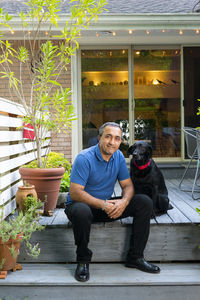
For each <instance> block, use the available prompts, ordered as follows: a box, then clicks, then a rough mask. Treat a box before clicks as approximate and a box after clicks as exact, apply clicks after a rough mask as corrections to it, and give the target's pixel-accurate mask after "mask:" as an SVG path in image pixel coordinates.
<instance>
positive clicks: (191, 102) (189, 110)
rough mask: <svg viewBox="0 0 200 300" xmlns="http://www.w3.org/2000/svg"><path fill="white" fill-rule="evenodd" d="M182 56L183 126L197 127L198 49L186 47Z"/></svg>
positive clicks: (199, 95)
mask: <svg viewBox="0 0 200 300" xmlns="http://www.w3.org/2000/svg"><path fill="white" fill-rule="evenodd" d="M183 54H184V116H185V120H184V125H185V126H188V127H199V121H200V117H199V116H197V107H199V106H200V102H199V101H197V99H199V98H200V84H199V78H200V47H186V48H184V50H183Z"/></svg>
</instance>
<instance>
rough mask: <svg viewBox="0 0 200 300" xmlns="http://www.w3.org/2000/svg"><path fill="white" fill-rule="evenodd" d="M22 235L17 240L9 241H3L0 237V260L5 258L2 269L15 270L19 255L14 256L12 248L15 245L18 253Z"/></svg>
mask: <svg viewBox="0 0 200 300" xmlns="http://www.w3.org/2000/svg"><path fill="white" fill-rule="evenodd" d="M21 241H22V235H20V234H19V235H18V236H17V237H16V239H15V240H13V239H9V240H8V241H7V242H5V243H3V242H2V239H1V238H0V262H2V259H5V261H4V264H3V266H2V269H1V271H9V270H14V269H15V267H16V261H17V255H15V256H12V255H11V252H10V248H11V247H12V246H13V245H14V247H15V252H16V254H18V252H19V247H20V245H21Z"/></svg>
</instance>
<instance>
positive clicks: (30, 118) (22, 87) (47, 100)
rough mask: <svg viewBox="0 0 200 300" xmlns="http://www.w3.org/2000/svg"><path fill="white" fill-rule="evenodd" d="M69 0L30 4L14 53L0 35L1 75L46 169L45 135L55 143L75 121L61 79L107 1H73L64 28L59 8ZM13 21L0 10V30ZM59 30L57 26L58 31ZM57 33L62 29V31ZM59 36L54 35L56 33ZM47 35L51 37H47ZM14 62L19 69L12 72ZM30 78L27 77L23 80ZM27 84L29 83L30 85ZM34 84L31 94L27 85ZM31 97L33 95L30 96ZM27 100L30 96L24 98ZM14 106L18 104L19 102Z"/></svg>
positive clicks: (23, 14)
mask: <svg viewBox="0 0 200 300" xmlns="http://www.w3.org/2000/svg"><path fill="white" fill-rule="evenodd" d="M64 2H66V1H65V0H28V1H27V2H26V3H25V4H26V5H27V11H26V12H23V11H21V12H20V13H19V14H18V17H19V18H20V20H21V30H20V33H21V34H22V35H23V39H24V40H23V41H22V42H23V45H21V46H20V47H19V48H18V49H14V48H13V46H12V44H11V42H9V41H7V40H6V38H4V37H3V34H0V66H1V67H2V71H1V73H0V74H1V76H2V77H3V78H5V79H7V82H8V88H9V89H10V94H11V95H13V96H14V97H15V99H16V98H17V100H18V102H19V103H21V104H22V105H23V107H24V109H25V112H26V117H25V118H24V121H25V123H26V124H27V123H29V124H31V125H32V126H33V129H34V133H35V141H36V146H37V158H38V160H37V166H38V167H43V168H44V167H46V161H47V156H48V155H49V153H48V151H47V152H46V154H45V156H46V158H45V159H44V160H43V161H42V159H41V157H42V155H43V154H42V145H43V142H44V140H45V137H46V133H47V132H48V131H51V138H54V137H55V136H56V135H57V134H59V133H60V132H61V131H63V132H65V133H66V134H67V133H68V130H69V129H70V128H71V126H72V122H73V121H74V120H75V119H76V115H75V112H74V107H73V105H72V103H71V99H70V96H71V90H70V87H66V88H64V87H63V86H61V82H60V81H59V79H60V78H61V76H62V74H63V72H66V70H67V68H68V66H69V64H70V62H71V57H72V55H74V54H75V51H76V49H78V47H79V44H78V38H79V35H80V32H81V30H83V29H84V30H85V29H87V28H88V26H89V25H90V23H91V21H92V20H94V21H95V22H96V21H97V16H98V15H99V14H100V13H102V12H103V11H104V10H105V8H104V6H105V4H106V3H107V2H106V1H105V0H96V1H94V0H80V1H75V0H71V1H69V7H70V10H71V13H70V15H69V16H68V17H66V20H65V22H64V24H63V23H62V22H61V21H60V13H61V7H62V5H63V4H64ZM10 19H11V17H10V16H9V15H8V14H4V12H3V9H0V27H1V26H3V27H8V26H9V25H8V23H9V21H10ZM58 25H59V26H58ZM58 28H59V30H60V31H59V30H58ZM58 31H59V32H60V33H58V34H57V35H56V36H54V33H55V32H58ZM45 32H46V33H47V34H45ZM13 60H17V61H18V63H19V68H16V67H15V66H14V68H13V69H12V65H13ZM27 70H28V74H29V78H27V77H26V76H23V75H24V73H26V74H27ZM27 83H28V84H27ZM28 85H30V90H28V89H27V86H28ZM28 93H29V95H28ZM24 95H27V99H28V103H27V99H25V97H24ZM15 101H16V100H15Z"/></svg>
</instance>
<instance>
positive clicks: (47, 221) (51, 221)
mask: <svg viewBox="0 0 200 300" xmlns="http://www.w3.org/2000/svg"><path fill="white" fill-rule="evenodd" d="M178 184H179V180H178V179H172V180H166V185H167V188H168V192H169V199H170V203H171V204H172V206H173V209H171V210H169V211H168V213H167V214H164V215H162V216H158V217H156V220H154V219H152V220H151V224H154V223H157V224H187V223H194V224H198V223H200V216H199V214H198V213H197V211H196V208H197V207H200V201H199V200H193V199H192V197H191V193H190V192H183V191H181V190H180V189H179V188H178ZM191 185H192V180H191V179H187V181H186V186H185V188H186V189H190V188H191ZM115 193H116V195H117V196H118V195H120V194H121V189H120V186H119V185H118V184H116V187H115ZM199 197H200V191H199ZM131 222H132V220H131V218H127V219H122V220H121V223H122V224H128V223H131ZM41 223H42V224H44V225H49V226H56V225H64V224H65V225H66V224H67V223H68V220H67V218H66V215H65V214H63V209H56V210H55V211H54V214H53V216H52V217H42V218H41Z"/></svg>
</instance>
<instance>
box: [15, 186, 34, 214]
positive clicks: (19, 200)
mask: <svg viewBox="0 0 200 300" xmlns="http://www.w3.org/2000/svg"><path fill="white" fill-rule="evenodd" d="M27 196H33V197H35V198H38V196H37V193H36V190H35V186H34V185H31V186H23V185H20V186H18V190H17V193H16V195H15V199H16V204H17V210H18V211H23V212H24V210H25V206H24V202H25V200H26V197H27Z"/></svg>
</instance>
